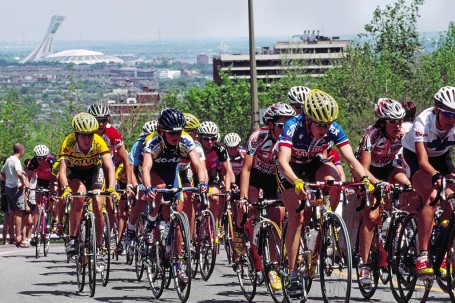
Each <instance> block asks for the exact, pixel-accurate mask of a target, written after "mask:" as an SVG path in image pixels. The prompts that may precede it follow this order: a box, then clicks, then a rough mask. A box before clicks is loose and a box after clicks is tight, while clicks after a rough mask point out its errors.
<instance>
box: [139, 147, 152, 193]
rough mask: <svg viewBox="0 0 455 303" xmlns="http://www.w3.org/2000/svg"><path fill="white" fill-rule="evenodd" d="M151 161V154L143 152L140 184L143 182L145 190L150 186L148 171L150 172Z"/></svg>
mask: <svg viewBox="0 0 455 303" xmlns="http://www.w3.org/2000/svg"><path fill="white" fill-rule="evenodd" d="M152 165H153V159H152V154H151V153H148V152H144V161H143V162H142V172H141V174H142V182H144V186H145V188H147V187H150V186H152V183H151V179H150V171H151V170H152Z"/></svg>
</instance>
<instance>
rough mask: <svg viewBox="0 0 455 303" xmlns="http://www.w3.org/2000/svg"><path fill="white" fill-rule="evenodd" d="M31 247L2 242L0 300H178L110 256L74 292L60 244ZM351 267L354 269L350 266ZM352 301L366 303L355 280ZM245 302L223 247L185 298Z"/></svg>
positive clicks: (385, 294)
mask: <svg viewBox="0 0 455 303" xmlns="http://www.w3.org/2000/svg"><path fill="white" fill-rule="evenodd" d="M34 254H35V250H34V248H16V247H15V246H13V245H3V246H0V286H1V288H0V289H1V291H2V295H1V298H2V299H0V302H21V303H22V302H27V303H34V302H46V303H50V302H58V303H63V302H75V301H79V302H95V301H99V302H138V301H139V302H141V301H163V302H180V301H179V300H178V297H177V294H176V293H175V291H174V290H173V289H166V290H165V291H164V293H163V295H162V297H161V298H160V299H159V300H155V299H153V297H152V295H151V292H150V291H149V290H148V289H147V282H146V280H145V277H144V280H143V281H141V282H138V281H137V280H136V275H135V272H134V269H133V267H132V266H128V265H126V264H124V260H125V258H124V257H121V260H119V261H114V264H113V266H112V267H111V269H112V272H111V276H110V282H109V284H108V285H107V286H106V287H103V286H102V285H101V284H100V283H99V284H97V287H96V293H95V296H94V298H90V297H89V294H88V286H86V289H84V291H83V292H82V293H78V292H77V285H76V276H75V265H74V264H67V263H66V255H65V254H64V248H63V244H62V243H53V244H52V246H51V248H50V251H49V255H48V257H41V258H40V259H35V255H34ZM354 272H355V271H354ZM352 285H353V289H352V295H351V302H365V301H366V300H365V299H364V298H363V297H362V296H361V294H360V292H359V291H358V286H357V284H356V282H355V281H354V282H353V284H352ZM214 301H216V302H227V303H229V302H242V301H243V302H245V301H246V300H245V298H244V297H243V295H242V293H241V291H240V287H239V285H238V280H237V276H236V275H235V273H234V271H233V270H232V268H231V267H230V266H228V264H227V262H226V258H225V253H224V251H221V252H220V255H219V257H218V259H217V265H216V267H215V271H214V273H213V275H212V277H211V278H210V279H209V281H207V282H205V281H203V280H202V279H201V278H200V276H198V277H197V278H196V279H195V280H193V284H192V288H191V294H190V299H189V300H188V302H214ZM428 301H430V302H450V299H449V297H448V295H447V294H444V293H442V292H441V291H440V290H438V289H437V288H436V287H435V288H434V289H433V290H432V291H431V293H430V299H429V300H428ZM254 302H272V299H271V298H270V297H269V296H268V295H267V291H266V288H265V286H260V287H259V288H258V294H257V295H256V297H255V300H254ZM308 302H322V298H321V293H320V286H319V283H318V281H317V280H316V281H314V282H313V287H312V289H311V291H310V294H309V300H308ZM370 302H395V300H394V299H393V296H392V294H391V292H390V290H389V288H388V286H384V285H380V287H379V289H378V290H377V292H376V293H375V295H374V296H373V298H372V299H371V300H370Z"/></svg>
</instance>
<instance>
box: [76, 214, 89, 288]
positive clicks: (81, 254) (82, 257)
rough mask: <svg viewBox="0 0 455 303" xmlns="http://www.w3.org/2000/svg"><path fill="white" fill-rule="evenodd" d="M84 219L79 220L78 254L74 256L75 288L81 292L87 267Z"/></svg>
mask: <svg viewBox="0 0 455 303" xmlns="http://www.w3.org/2000/svg"><path fill="white" fill-rule="evenodd" d="M86 229H87V227H86V221H82V222H81V227H80V229H79V236H78V245H77V247H78V254H77V255H76V256H75V258H76V278H77V290H78V291H79V292H82V291H83V290H84V285H85V273H86V269H87V261H88V258H87V255H86V249H85V236H86V234H87V231H86Z"/></svg>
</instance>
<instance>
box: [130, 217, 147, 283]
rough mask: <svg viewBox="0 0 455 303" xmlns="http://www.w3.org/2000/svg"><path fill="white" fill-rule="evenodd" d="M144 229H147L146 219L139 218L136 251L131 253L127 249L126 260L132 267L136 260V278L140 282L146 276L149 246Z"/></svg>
mask: <svg viewBox="0 0 455 303" xmlns="http://www.w3.org/2000/svg"><path fill="white" fill-rule="evenodd" d="M144 228H145V218H144V217H143V216H141V217H139V220H138V221H137V224H136V241H135V244H134V247H135V248H134V249H133V250H132V251H131V250H130V249H129V248H127V253H126V260H127V263H129V264H130V265H131V264H132V262H133V259H134V269H135V271H136V278H137V280H138V281H141V280H142V276H143V274H144V257H145V256H146V254H147V246H146V245H145V242H144Z"/></svg>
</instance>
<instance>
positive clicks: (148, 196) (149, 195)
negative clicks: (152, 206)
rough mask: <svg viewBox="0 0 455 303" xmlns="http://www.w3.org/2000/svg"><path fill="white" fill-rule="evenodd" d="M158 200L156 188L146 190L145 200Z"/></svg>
mask: <svg viewBox="0 0 455 303" xmlns="http://www.w3.org/2000/svg"><path fill="white" fill-rule="evenodd" d="M155 198H156V191H155V188H154V187H152V186H149V187H147V188H146V189H145V199H146V200H147V201H148V202H150V201H153V200H155Z"/></svg>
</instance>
